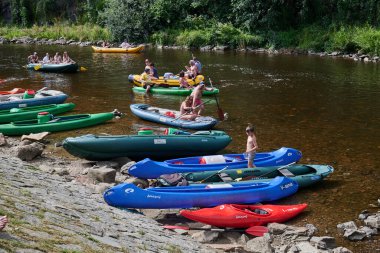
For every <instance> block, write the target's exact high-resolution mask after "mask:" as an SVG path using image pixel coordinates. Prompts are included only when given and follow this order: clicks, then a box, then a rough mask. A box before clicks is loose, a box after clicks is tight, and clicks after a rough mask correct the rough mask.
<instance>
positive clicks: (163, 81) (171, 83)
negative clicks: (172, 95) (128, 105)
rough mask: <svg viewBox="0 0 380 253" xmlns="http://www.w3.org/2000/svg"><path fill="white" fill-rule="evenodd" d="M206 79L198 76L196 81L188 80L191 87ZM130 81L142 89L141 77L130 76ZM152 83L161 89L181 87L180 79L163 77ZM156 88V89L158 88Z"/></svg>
mask: <svg viewBox="0 0 380 253" xmlns="http://www.w3.org/2000/svg"><path fill="white" fill-rule="evenodd" d="M204 79H205V78H204V76H202V75H198V76H197V77H196V78H195V81H194V80H193V79H187V82H188V84H189V85H197V84H199V83H200V82H201V81H203V80H204ZM128 80H129V81H130V82H131V83H133V84H134V85H136V86H139V87H142V86H143V85H142V83H141V81H140V75H132V74H131V75H129V76H128ZM152 83H154V84H157V86H159V87H175V86H177V87H178V86H179V78H164V77H163V76H160V77H159V79H157V80H152ZM157 86H156V87H157Z"/></svg>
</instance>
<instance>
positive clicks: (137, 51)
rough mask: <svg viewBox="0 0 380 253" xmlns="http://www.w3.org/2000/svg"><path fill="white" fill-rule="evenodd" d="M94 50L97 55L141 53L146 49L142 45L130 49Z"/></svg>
mask: <svg viewBox="0 0 380 253" xmlns="http://www.w3.org/2000/svg"><path fill="white" fill-rule="evenodd" d="M92 49H93V50H94V52H95V53H140V52H141V51H142V50H143V49H144V46H143V45H140V46H138V47H130V48H120V47H95V46H92Z"/></svg>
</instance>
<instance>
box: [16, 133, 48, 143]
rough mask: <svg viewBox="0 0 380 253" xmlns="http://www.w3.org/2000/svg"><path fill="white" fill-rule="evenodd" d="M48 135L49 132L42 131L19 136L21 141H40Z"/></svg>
mask: <svg viewBox="0 0 380 253" xmlns="http://www.w3.org/2000/svg"><path fill="white" fill-rule="evenodd" d="M48 135H49V132H42V133H38V134H28V135H23V136H21V141H23V140H30V141H41V140H43V139H44V138H45V137H46V136H48Z"/></svg>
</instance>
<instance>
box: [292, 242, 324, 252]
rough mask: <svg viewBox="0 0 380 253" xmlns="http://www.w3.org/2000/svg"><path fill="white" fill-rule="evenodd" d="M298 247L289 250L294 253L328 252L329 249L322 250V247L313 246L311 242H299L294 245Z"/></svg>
mask: <svg viewBox="0 0 380 253" xmlns="http://www.w3.org/2000/svg"><path fill="white" fill-rule="evenodd" d="M294 246H295V248H296V249H293V250H292V251H290V250H289V251H288V252H293V253H324V252H326V253H328V251H327V250H320V249H317V248H315V247H313V245H311V243H310V242H299V243H297V244H295V245H294Z"/></svg>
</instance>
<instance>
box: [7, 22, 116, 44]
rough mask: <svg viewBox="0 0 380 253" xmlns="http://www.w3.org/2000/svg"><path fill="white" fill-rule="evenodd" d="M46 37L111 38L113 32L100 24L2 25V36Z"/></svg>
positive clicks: (73, 38)
mask: <svg viewBox="0 0 380 253" xmlns="http://www.w3.org/2000/svg"><path fill="white" fill-rule="evenodd" d="M24 36H27V37H31V38H39V39H42V38H46V39H59V38H61V37H64V38H65V39H66V40H75V41H97V40H109V39H110V38H111V34H110V33H109V31H108V30H107V29H105V28H102V27H100V26H98V25H59V24H58V25H54V26H32V27H30V28H19V27H14V26H11V27H10V26H3V27H0V37H3V38H6V39H13V38H20V37H24Z"/></svg>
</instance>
